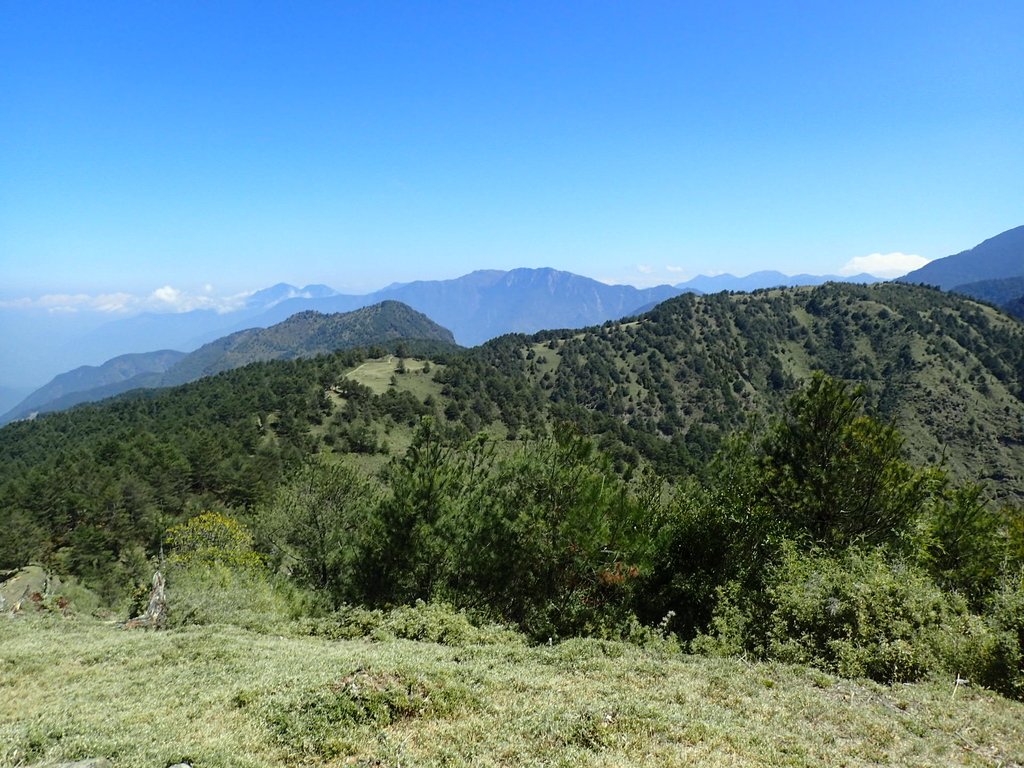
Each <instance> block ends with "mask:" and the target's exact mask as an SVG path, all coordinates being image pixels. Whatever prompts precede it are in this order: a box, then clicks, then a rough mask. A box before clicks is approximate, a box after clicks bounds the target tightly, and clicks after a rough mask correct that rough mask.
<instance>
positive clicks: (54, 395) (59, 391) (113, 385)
mask: <svg viewBox="0 0 1024 768" xmlns="http://www.w3.org/2000/svg"><path fill="white" fill-rule="evenodd" d="M184 357H185V353H184V352H177V351H175V350H171V349H164V350H160V351H158V352H139V353H132V354H127V355H121V356H119V357H115V358H113V359H112V360H108V361H107V362H105V363H104V364H103V365H99V366H92V365H83V366H81V367H79V368H75V369H74V370H73V371H68V372H67V373H62V374H61V375H59V376H57V377H55V378H54V379H53V381H51V382H50V383H49V384H47V385H46V386H44V387H41V388H40V389H37V390H36V391H34V392H33V393H32V394H30V395H29V396H28V397H26V398H25V399H24V400H22V401H21V402H20V403H18V404H17V405H16V406H14V408H12V409H11V410H10V411H8V412H7V413H5V414H4V415H3V416H0V424H3V423H6V422H8V421H11V420H13V419H21V418H25V417H26V416H29V415H30V414H31V413H33V412H35V411H39V410H54V409H53V408H52V407H47V406H52V404H53V403H58V402H59V403H61V404H62V405H61V407H63V408H68V407H70V406H72V405H76V404H77V403H80V402H85V400H83V399H75V396H76V395H80V394H82V393H85V392H89V391H91V390H106V389H107V388H109V392H110V394H117V393H118V392H123V391H126V390H125V389H122V388H119V385H122V384H124V383H125V382H129V381H132V380H134V379H136V378H137V377H139V376H141V375H144V374H151V375H152V374H156V375H159V374H162V373H163V372H165V371H167V370H168V369H169V368H171V367H172V366H173V365H175V364H176V363H178V362H179V361H180V360H181V359H182V358H184ZM128 388H129V389H130V388H131V386H129V387H128ZM105 396H109V395H105ZM88 399H94V398H88Z"/></svg>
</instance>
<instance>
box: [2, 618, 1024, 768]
mask: <svg viewBox="0 0 1024 768" xmlns="http://www.w3.org/2000/svg"><path fill="white" fill-rule="evenodd" d="M291 631H292V632H294V630H291ZM456 642H458V643H459V644H458V645H440V644H436V643H427V642H414V641H410V640H399V639H384V640H381V641H379V642H371V641H370V640H368V639H356V640H330V639H324V638H319V637H302V636H293V635H289V636H277V635H261V634H253V633H248V632H245V631H242V630H239V629H237V628H233V627H224V626H219V627H201V628H191V629H184V630H176V631H167V632H160V633H153V632H127V631H124V630H120V629H118V628H116V627H114V626H112V625H109V624H102V623H98V622H92V621H87V620H47V619H21V620H3V621H0V765H4V766H16V765H34V764H41V763H42V764H45V763H47V762H57V761H61V760H75V759H83V758H86V757H108V758H110V759H111V760H112V761H113V762H114V764H115V765H116V766H161V768H162V767H163V766H167V765H170V764H173V763H176V762H178V761H181V760H188V761H189V762H191V763H192V764H194V765H195V766H197V768H198V767H199V766H265V765H303V764H307V765H347V764H362V765H485V766H486V765H494V766H497V765H531V766H533V765H535V766H541V765H565V766H570V765H592V766H611V765H623V766H625V765H649V766H664V765H710V766H732V765H739V766H746V765H751V766H753V765H788V766H818V765H848V766H860V765H865V766H866V765H877V764H886V765H908V766H909V765H914V766H928V765H933V766H948V765H1012V764H1020V763H1024V732H1022V730H1021V727H1020V724H1021V723H1022V722H1024V705H1022V704H1020V703H1015V702H1011V701H1008V700H1006V699H1003V698H1000V697H998V696H996V695H994V694H990V693H988V692H985V691H982V690H976V689H972V688H960V689H957V690H956V691H955V693H954V689H953V686H952V683H951V681H936V682H933V683H929V684H920V685H901V686H895V687H891V688H890V687H884V686H879V685H876V684H873V683H859V682H851V681H846V680H839V679H837V678H833V677H830V676H828V675H824V674H822V673H819V672H816V671H814V670H808V669H804V668H800V667H788V666H780V665H764V664H747V663H744V662H742V661H737V660H722V659H706V658H700V657H691V656H683V655H676V654H673V653H670V652H669V651H666V650H665V649H658V648H655V649H650V650H647V649H643V648H639V647H636V646H632V645H628V644H622V643H611V642H604V641H597V640H571V641H568V642H565V643H562V644H561V645H555V646H552V647H549V646H540V647H530V646H527V645H526V644H525V643H524V642H523V641H522V640H521V639H519V638H517V637H515V636H510V635H509V634H508V633H493V634H492V635H487V634H482V635H481V636H480V637H473V636H468V637H466V638H463V639H456Z"/></svg>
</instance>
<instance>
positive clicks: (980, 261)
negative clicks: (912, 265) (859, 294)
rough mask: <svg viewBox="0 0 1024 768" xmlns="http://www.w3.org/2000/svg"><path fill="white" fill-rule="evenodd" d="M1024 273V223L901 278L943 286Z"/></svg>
mask: <svg viewBox="0 0 1024 768" xmlns="http://www.w3.org/2000/svg"><path fill="white" fill-rule="evenodd" d="M1022 276H1024V226H1020V227H1015V228H1014V229H1009V230H1007V231H1006V232H1003V233H1001V234H998V235H996V236H995V237H992V238H989V239H988V240H986V241H984V242H983V243H980V244H979V245H976V246H974V247H973V248H969V249H968V250H966V251H961V252H960V253H957V254H954V255H952V256H946V257H945V258H942V259H936V260H935V261H932V262H930V263H928V264H925V265H924V266H923V267H921V268H920V269H915V270H914V271H913V272H909V273H908V274H906V275H904V276H903V277H901V278H899V281H900V282H902V283H924V284H926V285H935V286H938V287H939V288H942V289H944V290H947V291H948V290H953V289H955V288H956V287H957V286H961V285H966V284H968V283H976V282H979V281H981V280H996V279H1000V278H1004V277H1022Z"/></svg>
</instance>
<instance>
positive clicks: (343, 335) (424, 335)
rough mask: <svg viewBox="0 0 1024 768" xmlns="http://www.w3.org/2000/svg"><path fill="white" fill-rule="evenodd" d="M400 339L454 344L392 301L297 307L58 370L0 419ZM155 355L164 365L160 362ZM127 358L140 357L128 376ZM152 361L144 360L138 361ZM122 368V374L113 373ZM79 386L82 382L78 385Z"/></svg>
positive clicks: (435, 327) (443, 331)
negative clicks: (162, 347) (188, 347)
mask: <svg viewBox="0 0 1024 768" xmlns="http://www.w3.org/2000/svg"><path fill="white" fill-rule="evenodd" d="M397 339H409V340H412V339H415V340H420V341H432V342H438V343H439V344H442V345H454V338H453V337H452V334H451V332H450V331H448V330H447V329H445V328H442V327H441V326H439V325H438V324H437V323H435V322H433V321H432V320H430V318H428V317H425V316H424V315H422V314H420V313H419V312H415V311H414V310H412V309H410V308H409V307H407V306H405V305H404V304H401V303H399V302H396V301H385V302H381V303H380V304H375V305H373V306H371V307H365V308H363V309H359V310H355V311H353V312H349V313H345V314H333V315H324V314H321V313H319V312H311V311H307V312H302V313H299V314H297V315H293V316H291V317H290V318H289V319H288V320H286V321H284V322H283V323H279V324H277V325H275V326H271V327H270V328H251V329H249V330H245V331H239V332H237V333H233V334H231V335H230V336H225V337H224V338H221V339H218V340H216V341H213V342H210V343H209V344H205V345H203V346H202V347H200V348H199V349H197V350H196V351H195V352H191V353H189V354H187V355H186V354H184V353H181V352H163V353H151V355H124V356H122V357H119V358H115V359H114V360H111V361H109V362H107V363H105V364H104V365H103V366H99V368H95V369H94V368H88V367H86V368H83V369H78V370H77V371H73V372H71V373H69V374H63V375H62V376H59V377H57V379H55V380H54V383H53V384H51V385H48V386H47V387H44V388H43V389H41V390H38V391H37V392H35V393H33V394H32V395H31V396H30V397H29V398H28V399H27V400H26V401H25V403H22V404H21V405H19V406H18V407H17V408H15V409H14V410H12V411H11V412H10V413H9V414H7V415H6V416H5V417H4V419H3V420H0V424H4V423H7V422H8V421H11V420H13V419H17V418H24V417H26V416H28V415H29V414H30V413H32V412H50V411H60V410H64V409H65V408H70V407H72V406H74V405H78V404H80V403H88V402H95V401H98V400H104V399H106V398H108V397H113V396H115V395H119V394H122V393H124V392H129V391H131V390H133V389H141V388H156V387H172V386H176V385H179V384H185V383H188V382H190V381H195V380H196V379H199V378H202V377H204V376H211V375H213V374H216V373H220V372H222V371H228V370H232V369H234V368H240V367H242V366H244V365H248V364H249V363H254V362H260V361H267V360H292V359H296V358H302V357H313V356H315V355H320V354H327V353H330V352H333V351H335V350H338V349H351V348H355V347H361V346H362V347H368V346H373V345H377V344H383V343H386V342H389V341H394V340H397ZM157 360H160V361H164V362H165V363H166V364H164V365H163V366H157V364H156V362H155V361H157ZM131 361H142V362H137V363H136V365H137V370H135V372H134V374H133V375H126V374H131V373H132V367H131V365H130V362H131ZM144 362H146V363H149V367H148V368H146V367H142V365H143V363H144ZM118 373H121V374H122V375H121V376H118V375H117V374H118ZM76 387H79V388H76Z"/></svg>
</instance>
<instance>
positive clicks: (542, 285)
mask: <svg viewBox="0 0 1024 768" xmlns="http://www.w3.org/2000/svg"><path fill="white" fill-rule="evenodd" d="M678 293H679V291H678V290H677V289H675V288H673V287H672V286H669V285H664V286H658V287H655V288H645V289H641V288H634V287H633V286H630V285H607V284H605V283H601V282H599V281H597V280H592V279H591V278H588V277H582V276H580V275H575V274H572V273H571V272H562V271H559V270H555V269H549V268H541V269H527V268H521V269H513V270H510V271H507V272H505V271H502V270H478V271H476V272H471V273H469V274H468V275H463V276H462V277H458V278H454V279H452V280H418V281H415V282H411V283H402V284H399V285H392V286H389V287H388V288H384V289H382V290H380V291H376V292H374V293H371V294H367V295H365V296H351V295H344V294H338V295H335V296H330V297H327V298H323V299H290V300H288V301H284V302H281V303H280V304H279V305H277V306H275V307H273V308H271V309H270V310H268V311H267V312H265V313H263V314H262V315H261V316H260V317H258V318H256V322H257V324H266V323H269V322H274V321H278V320H281V319H284V318H285V317H287V316H288V315H289V314H292V313H294V312H299V311H304V310H307V309H314V310H316V311H318V312H339V311H350V310H352V309H355V308H356V307H358V306H362V305H364V304H368V303H372V302H375V301H381V300H385V299H392V300H396V301H401V302H403V303H404V304H408V305H409V306H410V307H412V308H413V309H415V310H417V311H419V312H423V313H424V314H425V315H427V316H428V317H430V318H432V319H434V320H435V321H437V322H438V323H440V324H441V325H443V326H444V327H446V328H449V329H451V331H452V333H453V334H455V339H456V340H457V341H458V343H460V344H462V345H464V346H475V345H477V344H481V343H483V342H484V341H487V340H488V339H491V338H494V337H495V336H501V335H503V334H506V333H533V332H535V331H539V330H541V329H543V328H567V327H581V326H585V325H593V324H595V323H603V322H605V321H606V320H613V319H617V318H620V317H624V316H626V315H629V314H631V313H634V312H636V311H637V310H638V308H640V307H642V306H644V305H647V304H650V303H652V302H657V301H663V300H664V299H666V298H670V297H671V296H675V295H677V294H678Z"/></svg>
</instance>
